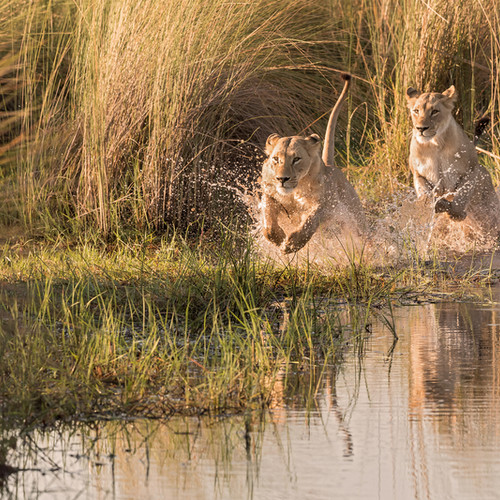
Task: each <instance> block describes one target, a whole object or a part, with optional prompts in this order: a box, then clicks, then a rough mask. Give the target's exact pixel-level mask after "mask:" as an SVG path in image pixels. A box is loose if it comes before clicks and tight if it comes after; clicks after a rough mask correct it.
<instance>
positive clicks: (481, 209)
mask: <svg viewBox="0 0 500 500" xmlns="http://www.w3.org/2000/svg"><path fill="white" fill-rule="evenodd" d="M406 99H407V102H408V107H409V109H410V113H411V119H412V122H413V132H412V139H411V144H410V157H409V163H410V169H411V171H412V174H413V181H414V185H415V190H416V194H417V198H418V199H419V200H422V199H428V200H430V202H431V203H432V204H433V206H434V212H435V213H446V214H448V216H449V218H450V219H452V220H454V221H463V220H465V219H466V218H469V219H470V222H471V223H472V226H473V227H476V228H477V229H478V230H479V233H480V235H481V236H482V237H484V238H486V239H493V240H497V238H498V236H499V230H500V203H499V200H498V196H497V194H496V192H495V189H494V187H493V183H492V180H491V177H490V175H489V173H488V171H487V170H486V168H485V167H484V166H482V165H480V164H479V161H478V157H477V153H476V148H475V143H476V142H477V140H478V139H479V136H480V134H481V132H482V131H483V129H484V128H485V124H486V123H487V122H488V120H484V119H483V120H481V121H480V122H479V123H478V126H477V127H476V132H475V139H474V141H471V140H470V139H469V138H468V137H467V135H466V133H465V132H464V130H463V129H462V127H461V126H460V125H459V124H458V123H457V122H456V121H455V119H454V117H453V115H452V110H453V107H454V104H455V101H456V100H457V91H456V89H455V87H454V86H453V85H452V86H451V87H450V88H449V89H447V90H445V91H444V92H443V93H438V92H426V93H421V92H419V91H418V90H415V89H414V88H412V87H409V88H408V89H407V91H406Z"/></svg>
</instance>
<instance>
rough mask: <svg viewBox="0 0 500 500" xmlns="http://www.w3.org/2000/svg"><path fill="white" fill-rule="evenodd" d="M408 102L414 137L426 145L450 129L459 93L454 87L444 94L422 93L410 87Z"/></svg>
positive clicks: (407, 96) (407, 92)
mask: <svg viewBox="0 0 500 500" xmlns="http://www.w3.org/2000/svg"><path fill="white" fill-rule="evenodd" d="M406 100H407V101H408V107H409V109H410V112H411V119H412V122H413V134H414V137H415V138H416V140H417V141H418V142H420V143H421V144H424V143H426V142H429V141H431V140H432V139H433V138H434V137H437V136H439V135H440V133H441V132H442V131H444V130H446V128H447V127H448V125H449V123H450V120H451V119H452V118H453V117H452V114H451V112H452V109H453V105H454V104H455V101H456V100H457V92H456V89H455V87H454V86H453V85H452V86H451V87H450V88H449V89H447V90H445V91H444V92H443V93H442V94H441V93H439V92H425V93H421V92H419V91H418V90H415V89H414V88H412V87H409V88H408V90H407V91H406Z"/></svg>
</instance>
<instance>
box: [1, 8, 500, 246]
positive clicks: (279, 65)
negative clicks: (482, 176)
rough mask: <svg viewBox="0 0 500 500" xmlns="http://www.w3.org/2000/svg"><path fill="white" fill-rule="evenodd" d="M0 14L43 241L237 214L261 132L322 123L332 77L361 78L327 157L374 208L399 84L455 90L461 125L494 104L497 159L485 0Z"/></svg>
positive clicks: (402, 109)
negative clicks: (333, 153)
mask: <svg viewBox="0 0 500 500" xmlns="http://www.w3.org/2000/svg"><path fill="white" fill-rule="evenodd" d="M0 8H1V12H0V22H1V23H2V38H3V39H2V40H1V41H0V51H1V52H2V55H3V57H2V59H1V60H2V61H3V62H4V63H5V64H9V61H10V64H11V69H13V70H14V72H12V71H11V72H10V75H11V76H12V75H13V76H14V77H15V78H16V81H17V85H16V87H15V92H13V91H12V89H11V88H10V86H9V85H3V90H2V96H3V107H4V108H5V109H6V110H10V111H12V110H14V109H15V110H22V111H23V119H22V122H14V121H12V122H10V121H8V122H7V123H9V124H10V125H11V130H10V135H11V137H9V139H10V140H12V139H15V138H16V137H23V138H24V139H23V141H22V142H23V148H21V149H19V150H18V155H17V158H16V161H15V163H14V165H15V169H16V175H15V179H16V192H17V193H19V195H20V197H19V198H20V199H19V202H18V203H16V207H17V215H18V218H19V219H20V220H22V221H23V222H24V223H26V225H27V227H29V228H30V229H31V230H33V231H36V232H38V233H41V234H44V235H47V234H50V233H51V232H52V233H53V232H58V233H59V232H61V231H65V232H68V233H73V234H74V233H77V232H82V231H84V230H88V229H91V230H97V231H99V232H100V234H102V235H103V236H104V237H106V238H109V237H113V236H116V235H117V234H123V232H124V231H127V230H130V229H134V230H135V229H137V228H141V230H142V229H143V228H145V227H150V228H153V229H156V230H158V229H160V230H163V229H164V228H165V227H166V226H172V225H175V226H177V227H182V228H186V227H188V226H190V225H191V224H193V223H197V222H198V221H199V220H200V218H201V217H202V216H203V218H204V223H205V224H209V223H210V222H211V221H213V220H214V219H215V218H227V214H228V212H229V211H228V210H227V209H226V208H225V207H227V206H230V207H231V208H234V211H235V212H236V213H237V214H238V216H239V217H240V218H244V217H245V215H246V207H245V206H244V204H242V203H241V201H240V199H239V197H238V194H237V191H238V190H242V189H243V190H244V189H246V188H248V189H251V190H252V189H253V188H254V182H255V180H256V178H257V176H258V168H259V162H260V160H261V158H260V151H261V150H260V148H261V146H262V144H263V141H264V140H265V138H266V137H267V135H268V134H269V133H271V132H279V133H284V134H288V135H289V134H293V133H300V132H317V133H319V134H322V133H323V132H324V129H325V124H326V115H327V113H328V111H329V109H330V108H331V106H332V104H333V103H334V101H335V99H336V97H337V95H338V88H339V87H340V85H339V83H338V72H340V71H350V72H351V73H352V74H353V75H354V77H355V85H354V87H353V90H352V93H351V97H350V102H349V106H348V107H347V109H346V110H345V112H344V113H343V116H342V117H341V123H340V124H339V127H338V138H339V139H338V141H337V143H338V146H339V147H338V149H339V154H338V160H339V163H340V165H341V166H342V167H343V168H345V169H346V171H347V172H348V174H349V177H350V178H351V180H352V181H353V182H354V184H355V185H356V187H357V189H358V191H359V192H360V193H361V194H362V197H363V198H364V200H365V202H366V203H367V204H369V205H370V206H373V205H374V204H376V203H380V202H382V201H384V199H386V198H387V197H388V196H391V195H392V194H394V193H395V192H397V191H399V190H401V189H404V188H405V187H406V186H407V185H408V183H409V176H408V169H407V142H408V132H409V121H408V116H407V110H406V104H405V99H404V91H405V88H406V86H408V85H413V86H416V87H418V88H422V89H425V90H429V89H437V90H439V89H443V88H446V87H447V86H448V85H450V84H451V83H453V84H455V86H456V87H457V88H458V91H459V95H460V102H459V106H458V114H459V119H460V121H462V122H463V124H464V127H465V128H466V130H469V131H471V130H472V122H473V121H474V119H475V118H477V117H478V116H480V115H482V114H484V113H485V112H488V113H490V114H491V116H492V118H493V119H492V125H491V128H490V131H489V132H490V133H489V134H487V135H486V136H487V141H488V144H487V145H485V146H486V149H488V150H490V151H491V152H492V153H493V154H496V155H498V153H499V149H500V148H499V144H498V141H497V139H496V137H497V136H498V134H497V133H496V132H497V127H498V119H497V113H498V101H499V95H500V94H499V89H498V79H499V74H498V68H499V64H498V62H499V57H500V56H499V45H498V37H497V33H498V31H499V28H500V26H499V23H500V21H499V19H500V10H499V9H500V7H499V6H498V3H497V2H495V1H494V0H474V1H470V0H467V1H466V0H459V1H456V2H447V1H444V0H431V1H429V2H422V1H420V0H371V1H366V0H355V1H350V0H349V1H346V0H328V1H326V0H325V1H324V2H319V3H318V2H315V3H311V2H306V1H304V0H272V1H266V2H264V1H260V0H258V1H256V2H246V3H241V2H236V3H231V2H222V1H219V0H216V1H208V0H207V1H204V0H202V1H199V2H192V1H188V0H186V1H180V2H179V1H176V2H171V1H166V2H161V3H160V4H159V3H158V2H154V1H148V0H145V1H142V2H139V1H137V0H76V1H74V0H71V1H69V0H51V1H49V0H44V1H40V2H30V1H27V0H20V1H16V2H13V1H11V0H2V2H1V6H0ZM9 57H13V58H14V59H13V60H9ZM14 60H15V63H14V62H12V61H14ZM2 75H4V76H5V72H4V71H3V70H2ZM7 89H9V90H8V91H7ZM7 95H8V98H6V96H7ZM3 116H5V117H7V116H8V115H5V114H4V115H3ZM4 123H5V122H4ZM484 160H485V161H486V162H487V163H488V164H489V166H490V167H491V171H492V173H493V175H494V178H495V181H496V180H497V174H496V171H495V169H494V163H493V160H492V159H490V158H484ZM242 186H243V188H242ZM13 198H14V201H16V197H13ZM221 207H223V208H222V209H221ZM5 211H6V209H3V210H2V212H5ZM8 212H9V214H8V217H9V218H12V215H13V210H12V208H9V210H8Z"/></svg>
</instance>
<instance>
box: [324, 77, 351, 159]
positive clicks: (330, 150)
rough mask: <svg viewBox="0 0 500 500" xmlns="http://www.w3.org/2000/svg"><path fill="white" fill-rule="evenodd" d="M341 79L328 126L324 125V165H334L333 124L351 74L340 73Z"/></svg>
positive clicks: (349, 82) (344, 96) (345, 94)
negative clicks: (341, 85)
mask: <svg viewBox="0 0 500 500" xmlns="http://www.w3.org/2000/svg"><path fill="white" fill-rule="evenodd" d="M340 76H341V77H342V80H344V88H343V89H342V93H341V94H340V97H339V99H338V101H337V102H336V103H335V106H334V107H333V109H332V112H331V114H330V119H329V120H328V126H327V127H326V133H325V144H324V146H323V155H322V158H323V162H324V163H325V165H332V166H333V165H335V126H336V125H337V118H338V117H339V113H340V109H341V108H342V104H343V103H344V101H345V98H346V96H347V91H348V90H349V86H350V84H351V75H349V74H348V73H342V74H341V75H340Z"/></svg>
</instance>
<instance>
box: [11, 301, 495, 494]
mask: <svg viewBox="0 0 500 500" xmlns="http://www.w3.org/2000/svg"><path fill="white" fill-rule="evenodd" d="M499 307H500V306H497V305H489V306H484V305H483V306H477V305H472V304H459V303H453V304H435V305H432V304H431V305H426V306H419V307H402V308H399V309H396V311H395V314H396V317H395V321H396V328H397V332H398V335H399V339H400V340H399V342H398V344H397V345H396V348H395V349H394V351H393V352H392V354H391V355H390V356H389V357H388V353H390V352H391V344H392V341H393V337H392V334H391V333H390V332H389V331H387V330H386V329H385V328H384V326H383V325H382V324H378V323H375V324H374V325H373V333H372V335H371V337H370V339H369V340H368V341H367V344H366V349H365V351H366V353H365V355H364V357H363V358H362V359H360V358H359V357H357V356H355V355H352V356H351V357H350V358H349V357H347V359H346V361H345V363H344V365H343V367H342V368H341V370H340V371H335V370H334V369H333V367H332V368H331V370H330V371H329V372H328V373H327V374H326V375H325V373H321V370H318V373H297V374H296V375H295V376H294V377H293V380H291V381H290V380H288V381H286V383H285V380H284V379H281V380H279V381H278V383H277V384H276V386H275V390H274V404H273V405H272V408H271V409H270V410H269V411H268V412H266V413H263V414H262V413H261V414H257V413H255V414H248V415H244V416H237V417H234V416H219V417H217V418H202V419H198V418H175V419H172V420H170V421H168V422H163V423H161V422H155V421H149V422H148V421H134V422H128V423H124V422H108V423H101V424H99V425H98V426H96V427H88V426H87V427H84V426H81V427H79V428H78V429H73V430H68V429H63V430H62V431H61V432H59V433H58V432H52V433H50V434H37V435H34V436H33V435H30V437H27V436H24V437H22V436H21V437H19V438H18V446H17V449H16V450H12V451H11V454H10V460H9V462H10V463H12V464H13V465H16V466H17V467H20V468H22V469H25V470H24V471H22V472H20V473H18V474H14V475H11V476H10V477H9V478H8V479H7V481H6V486H5V487H4V490H3V493H4V496H5V498H30V499H31V498H47V499H49V498H50V499H59V498H60V499H68V498H92V499H107V498H111V499H114V498H116V499H128V498H131V499H132V498H134V499H138V498H189V499H212V498H214V499H215V498H220V499H245V498H248V499H250V498H253V499H281V498H287V499H303V498H307V499H325V498H348V499H355V498H366V499H373V498H380V499H398V500H399V499H407V498H410V499H411V498H415V499H447V498H449V499H453V500H455V499H462V498H463V499H466V498H470V499H489V498H492V499H493V498H498V492H499V491H500V424H499V421H500V419H499V416H500V404H499V403H500V383H499V370H500V364H499V342H498V341H499V332H500V325H499V324H498V319H499V318H497V315H498V312H499V310H500V308H499ZM320 374H321V377H320ZM311 393H313V394H316V397H315V398H312V399H311V398H308V395H309V394H311Z"/></svg>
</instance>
